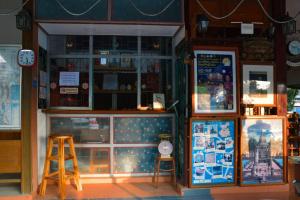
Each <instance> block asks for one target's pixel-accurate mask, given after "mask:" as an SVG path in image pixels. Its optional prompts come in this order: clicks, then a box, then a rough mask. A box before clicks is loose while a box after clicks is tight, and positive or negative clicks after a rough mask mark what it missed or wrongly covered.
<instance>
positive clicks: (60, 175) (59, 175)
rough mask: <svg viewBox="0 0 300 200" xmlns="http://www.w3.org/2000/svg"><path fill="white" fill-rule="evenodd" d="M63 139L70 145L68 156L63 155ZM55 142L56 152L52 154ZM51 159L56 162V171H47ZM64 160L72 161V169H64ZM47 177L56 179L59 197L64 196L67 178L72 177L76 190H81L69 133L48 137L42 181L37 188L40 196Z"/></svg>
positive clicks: (44, 190)
mask: <svg viewBox="0 0 300 200" xmlns="http://www.w3.org/2000/svg"><path fill="white" fill-rule="evenodd" d="M65 140H66V141H67V143H68V144H69V147H70V154H69V155H68V156H65V152H64V151H65V149H64V146H65ZM56 142H57V144H58V154H57V155H52V149H53V144H54V143H56ZM51 160H53V161H57V162H58V171H56V172H52V173H49V169H50V161H51ZM65 160H72V161H73V168H74V171H66V170H65ZM48 179H54V180H58V186H59V192H60V198H61V199H64V197H65V193H66V192H65V190H66V180H67V179H74V182H75V184H76V188H77V190H78V191H80V190H82V186H81V183H80V179H79V171H78V162H77V158H76V153H75V149H74V143H73V137H72V136H71V135H51V136H49V137H48V144H47V153H46V160H45V165H44V173H43V178H42V183H41V185H40V190H39V194H40V195H42V196H44V195H45V193H46V187H47V180H48Z"/></svg>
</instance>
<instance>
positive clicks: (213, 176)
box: [192, 120, 235, 185]
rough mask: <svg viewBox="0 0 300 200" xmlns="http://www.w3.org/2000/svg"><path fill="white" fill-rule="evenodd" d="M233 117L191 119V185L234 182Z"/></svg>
mask: <svg viewBox="0 0 300 200" xmlns="http://www.w3.org/2000/svg"><path fill="white" fill-rule="evenodd" d="M234 148H235V123H234V120H193V121H192V185H201V184H230V183H234V180H235V177H234V174H235V165H234V163H235V162H234V156H235V155H234Z"/></svg>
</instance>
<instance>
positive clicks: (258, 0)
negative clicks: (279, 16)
mask: <svg viewBox="0 0 300 200" xmlns="http://www.w3.org/2000/svg"><path fill="white" fill-rule="evenodd" d="M257 2H258V4H259V5H260V7H261V9H262V11H263V12H264V14H265V15H266V16H267V17H268V18H269V20H271V21H272V22H275V23H278V24H285V23H289V22H291V21H293V20H295V19H296V18H297V17H298V16H299V15H300V11H299V12H298V13H297V14H296V16H295V17H293V18H291V19H289V20H285V21H278V20H276V19H274V18H273V17H271V16H270V15H269V13H268V12H267V11H266V9H265V8H264V6H263V5H262V3H261V1H260V0H257Z"/></svg>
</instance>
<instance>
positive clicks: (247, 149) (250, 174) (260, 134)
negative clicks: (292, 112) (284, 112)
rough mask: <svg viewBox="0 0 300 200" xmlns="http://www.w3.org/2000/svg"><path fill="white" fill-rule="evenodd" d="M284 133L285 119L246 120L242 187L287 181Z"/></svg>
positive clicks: (242, 140)
mask: <svg viewBox="0 0 300 200" xmlns="http://www.w3.org/2000/svg"><path fill="white" fill-rule="evenodd" d="M283 131H284V127H283V118H279V117H277V118H266V117H264V118H261V117H260V118H259V117H258V118H246V119H243V120H242V136H241V173H242V174H241V184H244V185H251V184H272V183H282V182H283V181H284V180H283V179H284V157H283Z"/></svg>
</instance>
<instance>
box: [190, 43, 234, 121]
mask: <svg viewBox="0 0 300 200" xmlns="http://www.w3.org/2000/svg"><path fill="white" fill-rule="evenodd" d="M194 55H195V58H194V67H193V80H192V88H193V96H192V106H193V112H192V115H193V116H199V115H231V114H237V113H238V112H239V108H238V106H237V105H238V98H237V97H238V94H239V91H238V90H237V89H236V88H238V85H239V81H238V76H237V71H238V63H237V61H238V50H237V48H235V47H205V46H204V47H201V46H200V47H195V48H194Z"/></svg>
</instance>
